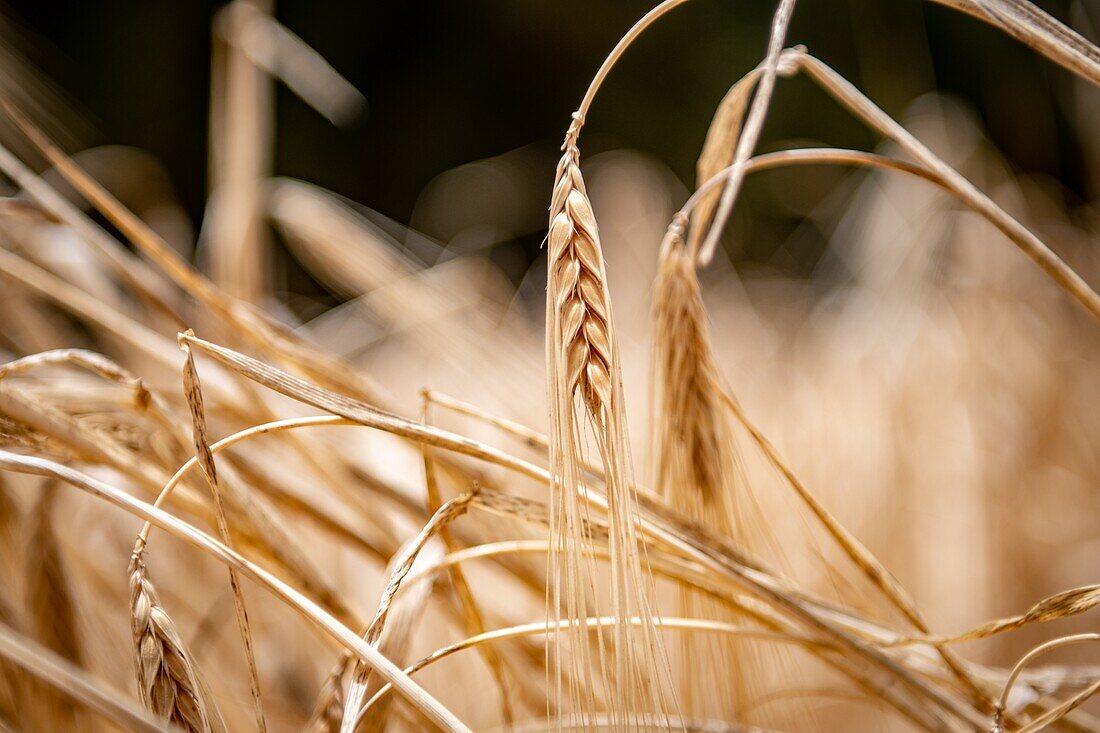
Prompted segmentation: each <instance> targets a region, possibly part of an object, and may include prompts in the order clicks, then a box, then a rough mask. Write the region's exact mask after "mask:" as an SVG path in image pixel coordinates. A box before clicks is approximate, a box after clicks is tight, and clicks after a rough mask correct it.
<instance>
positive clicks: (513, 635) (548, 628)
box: [360, 616, 820, 717]
mask: <svg viewBox="0 0 1100 733" xmlns="http://www.w3.org/2000/svg"><path fill="white" fill-rule="evenodd" d="M620 621H621V619H619V618H617V617H589V618H585V619H579V623H578V620H577V619H562V620H561V621H541V622H535V623H530V624H520V625H517V626H509V627H507V628H503V629H494V630H493V631H487V632H485V633H484V634H478V635H477V636H471V637H469V638H467V639H463V640H462V641H459V642H455V643H454V644H450V645H449V646H445V647H443V648H441V649H437V650H436V651H434V652H432V653H431V654H429V655H428V656H426V657H424V658H423V659H421V660H420V661H419V662H417V663H416V664H413V665H412V666H410V667H407V668H406V669H405V670H404V671H405V674H408V675H413V674H416V673H417V672H419V671H420V670H422V669H424V668H425V667H427V666H428V665H430V664H434V663H435V662H438V661H439V660H441V659H444V658H446V657H449V656H451V655H452V654H457V653H458V652H461V651H463V650H465V649H470V648H472V647H475V646H480V645H481V644H488V643H490V642H497V641H504V640H506V639H518V638H522V637H528V636H538V635H540V634H551V633H553V632H555V631H559V630H564V629H568V628H572V627H574V626H578V625H580V623H583V624H584V626H585V627H586V628H587V629H588V630H589V631H595V630H597V629H603V628H609V627H614V626H617V625H618V624H619V623H620ZM627 622H628V623H629V624H630V625H631V626H641V625H642V623H643V619H640V618H637V617H634V618H630V619H627ZM645 622H646V623H653V624H654V625H655V626H656V627H657V628H659V629H668V630H674V631H701V632H711V633H720V634H734V635H737V636H742V637H746V638H750V639H757V640H761V641H772V642H775V643H779V644H800V645H806V644H810V645H817V644H819V643H820V642H818V641H817V640H815V639H812V638H809V637H803V636H796V635H792V634H781V633H777V632H774V631H764V630H762V629H752V628H747V627H744V626H737V625H735V624H728V623H724V622H722V621H710V620H707V619H697V618H675V617H668V616H665V617H662V618H654V619H650V620H646V621H645ZM390 690H391V686H390V685H388V684H387V685H385V686H383V687H382V688H380V689H379V690H378V692H376V693H375V694H374V697H372V698H371V699H370V700H368V701H367V704H366V705H364V706H363V711H362V712H361V713H360V717H362V715H363V714H364V713H366V711H367V710H369V709H370V708H371V706H373V705H375V704H376V703H378V702H379V701H380V700H381V699H382V698H383V697H385V696H386V695H388V694H389V693H390Z"/></svg>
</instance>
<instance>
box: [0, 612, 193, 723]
mask: <svg viewBox="0 0 1100 733" xmlns="http://www.w3.org/2000/svg"><path fill="white" fill-rule="evenodd" d="M0 657H3V658H4V659H6V660H9V661H10V662H12V663H14V664H15V665H17V666H19V667H22V668H23V669H25V670H26V671H27V672H29V673H30V674H32V675H34V676H35V677H37V678H38V679H39V680H41V681H42V682H44V683H46V684H48V685H50V686H52V687H53V688H55V689H57V690H58V691H59V692H62V693H64V694H66V695H68V696H69V697H71V698H72V699H74V700H76V701H78V702H79V703H81V704H82V705H85V706H87V707H88V708H90V709H92V710H95V711H96V712H98V713H99V714H101V715H102V716H104V717H105V718H107V719H108V720H111V721H113V722H115V723H117V724H118V725H120V726H121V727H122V728H123V729H125V730H132V731H143V732H144V733H179V729H178V728H176V727H175V726H168V725H165V724H164V723H162V722H160V721H158V720H156V719H155V718H153V717H151V716H150V715H148V714H147V713H145V712H143V711H142V710H141V709H140V708H138V707H136V706H135V705H132V704H131V703H129V702H128V701H127V698H126V696H125V695H122V694H121V693H119V692H118V691H116V690H110V689H108V688H105V687H103V686H102V685H101V684H100V683H98V682H94V681H93V680H92V679H90V678H89V677H88V675H87V674H86V673H84V672H83V671H82V670H81V669H79V668H78V667H75V666H73V665H72V664H71V663H70V662H68V661H67V660H65V659H64V658H62V657H60V656H58V655H57V654H54V653H53V652H51V651H50V650H48V649H46V648H44V647H42V646H39V645H38V644H35V643H34V642H32V641H31V640H29V639H27V638H25V637H22V636H20V635H19V634H17V633H15V632H14V631H13V630H12V629H11V627H9V626H7V625H5V624H0Z"/></svg>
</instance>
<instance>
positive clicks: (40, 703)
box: [23, 481, 93, 730]
mask: <svg viewBox="0 0 1100 733" xmlns="http://www.w3.org/2000/svg"><path fill="white" fill-rule="evenodd" d="M57 495H58V487H57V484H56V482H53V481H49V482H47V483H46V485H45V486H44V487H43V490H42V493H41V496H40V498H39V499H38V501H37V502H36V503H35V505H34V507H33V508H32V510H31V512H30V515H29V516H28V518H27V520H28V529H29V534H28V537H27V542H26V545H25V547H26V548H27V549H26V554H25V556H24V573H23V578H24V588H23V591H24V598H23V603H24V611H25V616H26V622H25V627H26V629H27V630H28V633H29V635H30V636H32V637H33V638H34V639H35V640H36V641H37V642H38V643H40V644H42V645H43V646H44V647H46V648H47V649H49V650H51V651H53V652H56V653H57V654H58V655H60V656H61V657H63V658H65V659H67V660H68V661H70V662H72V663H73V664H74V665H76V666H77V667H81V666H83V665H84V652H83V648H84V645H83V640H82V639H81V634H80V628H79V624H78V615H77V612H76V604H75V603H74V601H73V598H72V595H71V593H70V588H69V578H68V575H67V572H66V569H65V563H64V559H63V558H62V556H61V548H60V546H59V545H58V541H57V535H56V534H55V532H54V527H53V518H52V514H53V506H54V502H55V499H56V497H57ZM32 687H33V690H31V691H29V692H30V693H31V694H33V696H34V698H35V701H34V705H33V706H31V707H32V708H33V709H30V710H28V714H30V715H31V716H32V717H33V718H35V719H36V720H37V723H35V726H38V727H42V728H53V729H55V730H68V729H72V730H88V729H90V727H91V726H92V725H93V721H92V720H91V719H90V718H89V716H88V714H87V712H88V711H87V709H86V708H84V707H83V706H80V705H76V704H74V703H73V701H72V699H70V698H69V697H67V696H66V695H64V694H62V693H61V692H59V691H58V690H57V689H55V688H54V687H52V686H50V685H47V684H45V683H42V682H37V681H35V682H34V683H32ZM35 726H32V727H35Z"/></svg>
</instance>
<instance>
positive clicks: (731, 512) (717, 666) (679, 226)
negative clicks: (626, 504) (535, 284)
mask: <svg viewBox="0 0 1100 733" xmlns="http://www.w3.org/2000/svg"><path fill="white" fill-rule="evenodd" d="M731 153H732V146H731ZM715 203H717V202H715ZM685 225H686V218H685V217H684V216H683V215H682V214H678V215H677V217H676V218H675V219H674V220H673V222H672V225H671V226H670V227H669V230H668V233H667V234H666V235H665V239H664V242H663V243H662V245H661V254H660V263H659V267H658V271H657V278H656V280H655V282H654V291H653V343H654V354H653V367H654V389H655V390H656V392H655V394H656V404H655V405H654V421H653V425H654V428H653V429H654V434H653V441H652V446H653V458H654V463H655V466H654V478H655V480H656V482H657V486H658V487H659V488H660V490H661V492H662V494H663V495H664V497H665V499H666V501H668V503H669V504H670V505H671V506H672V507H673V508H675V509H677V510H678V511H680V512H681V513H683V514H684V515H685V516H687V517H688V518H690V519H692V520H694V521H697V522H699V523H700V524H702V525H704V526H706V527H708V528H709V529H712V530H713V531H715V532H717V533H719V534H720V535H722V536H725V537H727V538H729V539H730V540H731V541H733V542H736V543H737V544H738V545H739V546H740V547H742V548H744V546H745V545H746V544H748V543H746V542H745V538H744V532H743V531H742V530H743V525H744V522H743V517H742V516H741V514H742V512H740V511H739V506H738V505H739V504H743V503H744V501H745V500H746V499H747V498H748V497H747V494H746V491H747V488H748V487H747V485H746V484H747V482H746V481H745V480H744V471H743V469H742V465H741V460H740V455H739V453H738V449H737V444H736V442H735V440H734V434H733V430H732V426H731V424H730V422H729V419H728V413H727V412H726V411H725V410H723V409H722V405H721V403H720V401H719V399H718V397H717V395H716V394H715V393H714V385H715V384H716V380H717V378H718V368H717V364H716V363H715V358H714V353H713V350H712V347H711V343H710V334H709V333H708V327H707V322H706V312H705V310H704V308H703V301H702V297H701V294H700V289H699V280H698V278H697V276H696V272H695V262H694V258H693V257H692V255H691V251H692V250H691V249H690V247H689V246H688V245H687V244H685V241H684V237H683V234H684V227H685ZM749 500H751V499H749ZM680 613H681V615H684V616H688V617H705V618H720V619H723V620H727V621H731V622H736V621H738V620H741V621H743V620H744V619H743V616H742V615H741V614H739V613H738V612H737V611H736V610H735V609H734V608H733V607H732V606H730V605H729V604H726V603H722V602H721V601H719V600H716V599H714V598H713V597H709V596H707V594H705V593H702V592H700V591H698V590H697V589H693V588H690V587H687V586H684V587H683V588H682V589H681V591H680ZM679 643H680V661H679V667H678V670H677V674H678V678H679V680H680V690H681V692H680V694H681V696H682V698H683V699H682V703H683V706H684V713H685V714H687V715H689V716H701V715H713V716H716V717H720V718H723V719H727V720H735V719H737V718H739V717H742V715H741V711H742V710H744V709H745V706H746V704H747V703H748V702H750V701H751V700H752V699H753V698H752V695H753V690H754V685H753V682H755V681H756V680H757V679H758V673H759V671H760V670H759V665H758V662H759V660H758V659H756V658H754V656H753V652H754V649H753V648H752V647H751V646H750V645H748V644H746V643H745V642H744V641H743V640H741V641H739V640H737V639H734V638H733V637H730V638H728V639H718V640H715V639H705V638H702V637H699V636H697V635H691V634H686V635H682V636H681V637H680V642H679ZM758 687H759V686H758V685H756V686H755V688H756V689H757V691H758ZM739 722H742V723H744V722H747V721H745V720H743V719H742V720H740V721H739Z"/></svg>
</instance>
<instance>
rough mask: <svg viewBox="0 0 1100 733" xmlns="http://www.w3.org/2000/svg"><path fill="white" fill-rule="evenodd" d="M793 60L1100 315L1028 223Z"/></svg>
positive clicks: (849, 92) (865, 103) (845, 87)
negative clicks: (1011, 213) (1012, 215)
mask: <svg viewBox="0 0 1100 733" xmlns="http://www.w3.org/2000/svg"><path fill="white" fill-rule="evenodd" d="M790 58H791V61H792V63H796V64H797V65H798V67H799V68H801V69H802V70H803V71H804V72H805V73H806V75H807V76H809V77H810V78H811V79H812V80H813V81H814V82H816V83H817V84H818V85H820V86H821V88H822V89H824V90H825V91H826V92H828V93H829V94H830V95H831V96H832V97H834V98H835V99H836V100H837V101H838V102H840V103H841V105H843V106H844V107H845V108H847V109H848V110H850V111H851V112H852V113H853V114H855V115H856V116H857V117H859V118H860V119H862V120H863V121H864V122H865V123H866V124H867V125H868V126H869V127H871V128H872V129H874V130H876V131H877V132H879V133H880V134H882V135H884V136H885V137H887V138H889V139H890V140H893V141H894V142H895V143H897V144H898V145H899V146H901V148H902V149H903V150H905V152H906V153H908V154H909V155H911V156H913V158H915V159H916V160H917V162H918V163H920V165H921V166H922V167H924V168H925V169H926V170H928V171H929V172H931V173H932V174H934V175H935V176H937V177H938V178H940V179H941V180H943V181H944V183H945V184H946V185H947V186H948V187H949V188H950V189H951V190H952V191H954V192H955V194H956V195H957V196H959V197H960V198H962V199H963V200H964V201H966V203H967V204H968V205H969V206H970V207H971V208H973V209H974V210H975V211H977V212H978V213H979V214H981V215H982V216H984V217H985V218H986V219H988V220H989V221H990V222H991V223H992V224H993V225H994V226H996V227H997V228H998V229H1000V230H1001V231H1002V232H1004V233H1005V234H1006V235H1007V236H1008V238H1009V239H1011V240H1012V241H1013V242H1014V243H1015V244H1016V246H1017V247H1019V248H1020V250H1021V251H1023V253H1024V254H1026V255H1027V256H1028V257H1030V258H1031V260H1032V261H1033V262H1035V264H1037V265H1038V266H1039V267H1040V268H1041V269H1042V270H1043V271H1044V272H1046V273H1047V275H1049V276H1050V277H1051V279H1052V280H1054V282H1056V283H1057V284H1058V285H1059V286H1060V287H1061V288H1062V289H1063V290H1065V291H1066V292H1067V293H1069V294H1070V295H1071V296H1073V297H1074V298H1076V299H1077V301H1078V302H1080V303H1081V305H1083V306H1084V307H1085V309H1086V310H1088V311H1089V312H1090V313H1091V314H1092V315H1093V316H1095V317H1096V318H1100V295H1098V294H1097V293H1096V291H1095V290H1093V289H1092V287H1091V286H1089V284H1088V283H1086V282H1085V281H1084V279H1083V278H1082V277H1081V276H1080V275H1078V274H1077V273H1076V272H1075V271H1074V270H1073V269H1072V268H1070V267H1069V265H1067V264H1066V263H1065V262H1063V261H1062V260H1061V259H1060V258H1059V257H1058V255H1056V254H1054V252H1052V251H1051V249H1050V248H1049V247H1047V245H1046V244H1044V243H1043V241H1042V240H1040V239H1039V238H1038V237H1037V236H1035V235H1034V234H1032V232H1031V231H1030V230H1029V229H1028V228H1027V227H1025V226H1024V225H1023V224H1021V223H1020V222H1018V221H1016V220H1015V219H1014V218H1012V217H1011V216H1010V215H1009V214H1008V213H1007V212H1006V211H1005V210H1004V209H1002V208H1001V207H1000V206H998V205H997V204H995V203H994V202H993V200H992V199H991V198H989V196H987V195H986V194H984V193H982V192H981V191H980V190H979V189H978V188H977V186H975V185H974V184H973V183H971V182H970V181H969V180H967V179H966V177H964V176H963V175H962V174H961V173H959V172H958V171H956V170H955V169H954V168H952V167H951V166H949V165H948V164H947V163H945V162H944V161H943V160H942V159H941V158H940V157H939V156H937V155H936V154H935V153H933V152H932V151H931V150H929V149H928V147H927V146H926V145H925V144H924V143H922V142H920V141H919V140H918V139H917V138H916V137H914V135H913V134H912V133H911V132H909V131H908V130H906V129H905V128H904V127H902V126H901V125H900V124H899V123H898V122H897V121H896V120H894V118H892V117H891V116H890V115H888V114H886V113H885V112H883V111H882V109H880V108H879V107H878V106H877V105H876V104H875V103H874V102H872V101H871V100H870V99H869V98H867V96H866V95H864V94H863V92H861V91H859V90H858V89H856V88H855V87H854V86H853V85H852V84H851V82H849V81H848V80H847V79H845V78H844V77H843V76H841V75H840V74H838V73H837V72H836V71H834V70H833V69H831V68H830V67H829V66H828V65H827V64H825V63H824V62H822V61H820V60H819V59H817V58H814V57H813V56H811V55H809V54H807V53H805V52H802V51H797V50H796V51H794V52H793V54H792V55H791V57H790Z"/></svg>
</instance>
